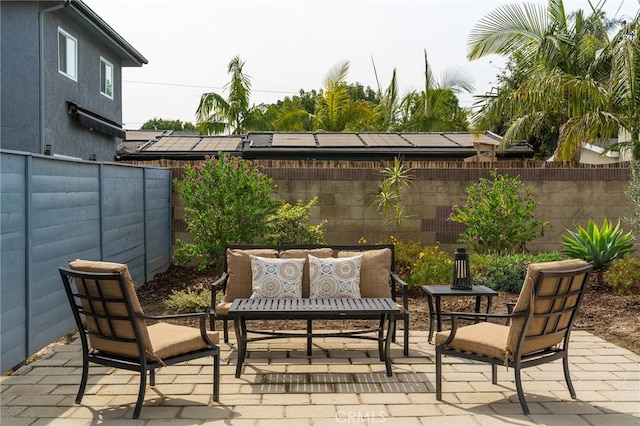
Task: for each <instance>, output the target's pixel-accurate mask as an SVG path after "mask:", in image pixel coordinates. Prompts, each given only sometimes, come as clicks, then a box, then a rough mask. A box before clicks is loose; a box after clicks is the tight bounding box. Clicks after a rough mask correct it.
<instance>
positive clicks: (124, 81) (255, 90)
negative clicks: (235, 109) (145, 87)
mask: <svg viewBox="0 0 640 426" xmlns="http://www.w3.org/2000/svg"><path fill="white" fill-rule="evenodd" d="M122 82H123V83H135V84H149V85H153V86H170V87H190V88H194V89H205V90H224V87H213V86H202V85H196V84H179V83H160V82H156V81H139V80H122ZM251 91H252V92H261V93H280V94H286V95H297V94H298V92H288V91H284V90H261V89H251Z"/></svg>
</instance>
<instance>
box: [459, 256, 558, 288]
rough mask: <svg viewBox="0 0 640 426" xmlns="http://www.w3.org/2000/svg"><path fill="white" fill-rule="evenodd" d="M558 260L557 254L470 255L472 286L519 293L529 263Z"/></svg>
mask: <svg viewBox="0 0 640 426" xmlns="http://www.w3.org/2000/svg"><path fill="white" fill-rule="evenodd" d="M556 260H560V254H559V253H557V252H550V253H541V254H538V255H532V254H513V255H506V256H501V255H494V254H475V253H474V254H472V255H471V256H470V260H469V263H470V265H471V277H472V280H473V282H474V284H480V285H486V286H487V287H489V288H492V289H494V290H497V291H506V292H510V293H520V290H521V289H522V284H523V283H524V277H525V275H526V274H527V267H528V266H529V264H530V263H541V262H553V261H556Z"/></svg>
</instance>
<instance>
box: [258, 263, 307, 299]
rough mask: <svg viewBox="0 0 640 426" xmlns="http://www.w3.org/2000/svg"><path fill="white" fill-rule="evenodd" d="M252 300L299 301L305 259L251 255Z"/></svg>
mask: <svg viewBox="0 0 640 426" xmlns="http://www.w3.org/2000/svg"><path fill="white" fill-rule="evenodd" d="M250 258H251V287H252V289H253V292H252V293H251V298H252V299H300V298H301V297H302V268H303V267H304V264H305V263H306V260H305V259H294V258H291V259H270V258H267V257H260V256H254V255H251V256H250Z"/></svg>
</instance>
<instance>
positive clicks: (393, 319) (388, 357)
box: [384, 314, 396, 377]
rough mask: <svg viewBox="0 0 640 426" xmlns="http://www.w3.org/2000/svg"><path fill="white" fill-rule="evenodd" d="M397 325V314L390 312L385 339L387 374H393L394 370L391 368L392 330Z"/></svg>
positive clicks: (389, 375)
mask: <svg viewBox="0 0 640 426" xmlns="http://www.w3.org/2000/svg"><path fill="white" fill-rule="evenodd" d="M395 327H396V316H395V314H389V328H388V329H387V338H386V339H384V364H385V366H386V367H387V376H388V377H391V376H393V371H392V370H391V332H392V331H391V330H394V329H395Z"/></svg>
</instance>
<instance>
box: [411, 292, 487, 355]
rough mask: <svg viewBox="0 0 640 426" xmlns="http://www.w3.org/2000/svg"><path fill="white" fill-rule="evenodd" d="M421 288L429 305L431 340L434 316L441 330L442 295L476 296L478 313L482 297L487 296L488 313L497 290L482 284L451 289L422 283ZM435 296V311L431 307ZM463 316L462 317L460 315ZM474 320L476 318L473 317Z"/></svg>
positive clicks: (430, 337)
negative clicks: (461, 288)
mask: <svg viewBox="0 0 640 426" xmlns="http://www.w3.org/2000/svg"><path fill="white" fill-rule="evenodd" d="M422 289H423V290H424V291H425V292H427V304H428V306H429V339H428V341H429V342H431V339H432V338H433V328H434V318H435V320H436V321H435V323H436V325H437V331H442V310H441V299H442V297H443V296H453V297H475V298H476V306H475V308H476V309H475V312H476V313H480V305H481V302H482V298H483V297H486V298H487V310H486V313H489V311H490V310H491V302H492V299H493V297H494V296H497V295H498V292H497V291H495V290H492V289H490V288H489V287H486V286H483V285H474V286H472V287H471V289H470V290H457V289H452V288H451V286H450V285H423V286H422ZM434 298H435V302H436V303H435V305H436V306H435V311H434V309H433V299H434ZM460 318H463V319H464V317H460ZM474 320H475V321H477V320H478V319H477V318H475V319H474Z"/></svg>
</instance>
